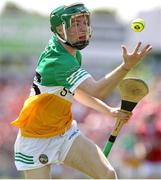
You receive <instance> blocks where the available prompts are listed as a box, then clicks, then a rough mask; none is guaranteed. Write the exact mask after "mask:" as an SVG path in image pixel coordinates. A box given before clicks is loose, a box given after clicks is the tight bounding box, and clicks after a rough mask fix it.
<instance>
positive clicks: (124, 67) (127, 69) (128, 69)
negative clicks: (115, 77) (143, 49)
mask: <svg viewBox="0 0 161 180" xmlns="http://www.w3.org/2000/svg"><path fill="white" fill-rule="evenodd" d="M121 68H122V69H123V70H124V71H127V72H129V71H130V68H128V67H126V66H125V65H124V64H122V65H121Z"/></svg>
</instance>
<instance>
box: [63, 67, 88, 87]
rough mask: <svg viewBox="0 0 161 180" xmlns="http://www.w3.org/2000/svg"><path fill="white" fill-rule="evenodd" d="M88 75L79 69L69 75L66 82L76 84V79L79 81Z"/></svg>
mask: <svg viewBox="0 0 161 180" xmlns="http://www.w3.org/2000/svg"><path fill="white" fill-rule="evenodd" d="M85 74H88V73H87V71H85V70H84V69H81V68H79V69H78V70H77V71H76V72H74V73H73V74H71V75H70V76H69V77H68V78H67V79H66V80H67V81H68V83H69V84H71V85H72V84H74V82H76V79H79V78H80V77H81V76H82V75H85Z"/></svg>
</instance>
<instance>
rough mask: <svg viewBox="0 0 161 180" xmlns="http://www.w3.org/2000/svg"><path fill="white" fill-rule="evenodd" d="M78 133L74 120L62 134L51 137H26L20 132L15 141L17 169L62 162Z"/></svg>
mask: <svg viewBox="0 0 161 180" xmlns="http://www.w3.org/2000/svg"><path fill="white" fill-rule="evenodd" d="M78 135H80V131H79V129H78V127H77V123H76V121H73V123H72V127H71V128H70V129H69V130H68V131H67V132H65V133H64V134H63V135H59V136H54V137H52V138H27V137H22V136H21V135H20V133H19V134H18V136H17V139H16V142H15V165H16V168H17V170H20V171H21V170H30V169H36V168H41V167H43V166H45V165H47V164H54V163H56V164H60V163H63V161H64V160H65V157H66V155H67V153H68V151H69V149H70V147H71V145H72V144H73V142H74V140H75V138H76V137H77V136H78Z"/></svg>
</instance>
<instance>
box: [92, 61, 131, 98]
mask: <svg viewBox="0 0 161 180" xmlns="http://www.w3.org/2000/svg"><path fill="white" fill-rule="evenodd" d="M128 72H129V70H127V69H125V67H124V65H123V64H121V65H120V66H118V67H117V68H116V69H114V70H113V71H112V72H111V73H109V74H107V75H106V76H105V77H104V78H102V79H100V80H99V81H97V83H96V87H95V88H96V89H97V91H95V92H96V96H95V97H97V98H99V99H105V98H107V96H109V95H110V94H111V92H112V91H113V90H114V89H115V88H116V86H117V85H118V84H119V82H120V81H121V80H122V79H123V78H124V77H125V76H126V74H127V73H128Z"/></svg>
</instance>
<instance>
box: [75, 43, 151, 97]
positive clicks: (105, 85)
mask: <svg viewBox="0 0 161 180" xmlns="http://www.w3.org/2000/svg"><path fill="white" fill-rule="evenodd" d="M140 47H141V42H139V43H138V44H137V46H136V48H135V49H134V51H133V52H132V53H129V52H128V50H127V48H126V47H125V46H122V50H123V62H122V64H121V65H120V66H118V67H117V68H116V69H114V70H113V71H112V72H111V73H109V74H107V75H105V77H103V78H102V79H100V80H98V81H96V80H94V79H93V78H89V79H87V80H85V81H84V82H82V83H81V84H80V85H79V87H78V88H79V89H81V90H83V91H85V92H86V93H88V94H90V95H91V96H94V97H97V98H99V99H105V98H106V97H107V96H108V95H109V94H110V93H111V91H112V90H113V89H114V88H115V87H116V86H117V85H118V83H119V82H120V81H121V80H122V79H123V78H124V77H125V76H126V74H127V73H128V72H129V71H130V70H131V69H132V68H133V67H134V66H135V65H136V64H137V63H138V62H140V61H141V60H142V59H143V58H144V57H145V56H146V55H147V54H148V53H149V52H150V51H151V49H152V47H151V45H147V46H145V47H144V48H143V49H142V50H139V49H140Z"/></svg>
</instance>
